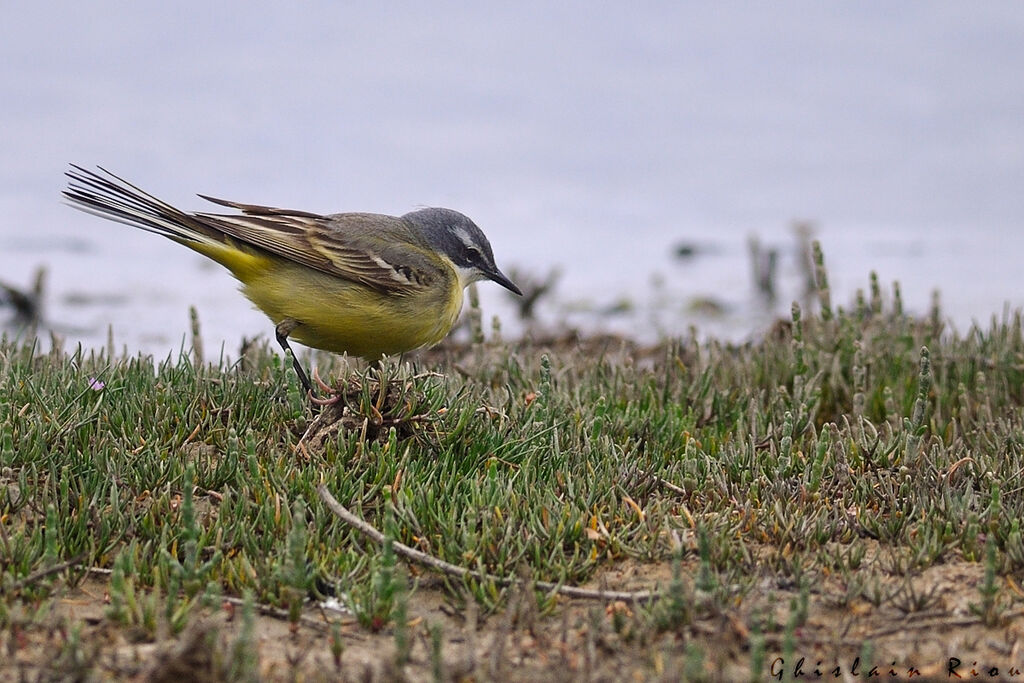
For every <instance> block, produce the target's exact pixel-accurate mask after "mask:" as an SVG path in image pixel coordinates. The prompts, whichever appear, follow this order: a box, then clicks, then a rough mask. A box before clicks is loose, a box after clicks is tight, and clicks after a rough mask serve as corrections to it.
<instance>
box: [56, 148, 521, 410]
mask: <svg viewBox="0 0 1024 683" xmlns="http://www.w3.org/2000/svg"><path fill="white" fill-rule="evenodd" d="M99 170H100V171H101V173H95V172H93V171H89V170H86V169H84V168H81V167H80V166H75V165H73V164H72V170H69V171H68V172H67V175H68V177H69V178H70V179H71V181H70V182H69V184H68V188H67V189H66V190H65V191H64V196H65V197H66V198H67V199H68V200H69V201H70V203H71V205H72V206H74V207H75V208H78V209H81V210H83V211H86V212H88V213H93V214H96V215H98V216H101V217H103V218H108V219H110V220H114V221H118V222H121V223H126V224H127V225H131V226H134V227H137V228H142V229H143V230H147V231H149V232H155V233H157V234H158V235H163V236H164V237H168V238H170V239H172V240H174V241H175V242H178V243H179V244H183V245H185V246H186V247H188V248H189V249H192V250H194V251H197V252H199V253H200V254H202V255H203V256H207V257H209V258H211V259H213V260H214V261H216V262H217V263H219V264H221V265H222V266H224V267H226V268H227V269H228V270H230V271H231V273H232V274H233V275H234V276H235V277H236V278H238V280H239V281H240V282H241V283H242V286H241V290H242V293H243V294H245V296H247V297H248V298H249V300H250V301H252V302H253V303H254V304H256V306H257V307H258V308H259V309H260V310H262V311H263V312H264V313H266V314H267V316H269V317H270V319H271V320H272V321H273V322H274V323H275V325H277V329H276V334H277V340H278V342H279V343H280V344H281V347H282V348H283V349H284V350H285V351H289V352H290V351H291V347H289V345H288V339H289V337H291V338H292V339H294V340H296V341H298V342H301V343H302V344H305V345H307V346H312V347H315V348H318V349H324V350H325V351H332V352H335V353H349V354H351V355H354V356H361V357H363V358H366V359H369V360H377V359H379V358H381V357H382V356H385V355H391V354H397V353H403V352H405V351H411V350H413V349H418V348H422V347H425V346H432V345H434V344H436V343H438V342H439V341H441V340H442V339H444V337H445V335H447V334H448V332H449V331H450V330H451V328H452V325H454V324H455V321H456V319H457V318H458V317H459V313H460V312H461V310H462V291H463V289H464V288H465V287H466V285H468V284H469V283H471V282H475V281H477V280H493V281H494V282H497V283H498V284H499V285H501V286H502V287H504V288H506V289H508V290H511V291H513V292H515V293H516V294H522V292H520V291H519V288H518V287H516V286H515V284H513V283H512V281H511V280H509V279H508V278H507V277H505V275H503V274H502V272H501V271H500V270H498V267H497V266H496V265H495V264H494V254H493V253H492V252H491V245H490V243H489V242H488V241H487V238H486V237H485V236H484V234H483V232H481V230H480V228H478V227H477V226H476V224H474V223H473V221H471V220H470V219H469V218H467V217H466V216H464V215H462V214H461V213H459V212H458V211H452V210H451V209H440V208H430V209H421V210H419V211H413V212H412V213H407V214H405V215H404V216H385V215H381V214H374V213H336V214H330V215H320V214H316V213H309V212H307V211H292V210H289V209H275V208H271V207H267V206H256V205H253V204H239V203H236V202H229V201H225V200H223V199H215V198H213V197H207V196H205V195H199V196H200V197H202V198H203V199H206V200H208V201H210V202H213V203H214V204H219V205H220V206H226V207H230V208H232V209H237V210H238V211H240V212H241V214H227V215H225V214H213V213H205V212H200V213H186V212H184V211H181V210H180V209H176V208H174V207H173V206H171V205H170V204H167V203H165V202H163V201H161V200H159V199H157V198H156V197H154V196H152V195H151V194H148V193H147V192H144V191H142V190H140V189H139V188H137V187H135V186H134V185H132V184H130V183H128V182H127V181H125V180H124V179H122V178H119V177H117V176H116V175H114V174H112V173H110V172H109V171H107V170H105V169H103V168H100V169H99ZM292 360H293V363H294V365H295V371H296V373H297V374H298V376H299V379H300V380H301V381H302V384H303V386H304V387H305V389H306V390H307V391H310V390H311V386H310V383H309V378H308V377H307V376H306V373H305V371H304V370H303V369H302V365H301V364H300V363H299V362H298V360H297V359H296V358H295V355H294V353H292Z"/></svg>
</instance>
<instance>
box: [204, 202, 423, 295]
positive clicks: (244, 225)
mask: <svg viewBox="0 0 1024 683" xmlns="http://www.w3.org/2000/svg"><path fill="white" fill-rule="evenodd" d="M204 199H208V200H210V201H213V202H215V203H217V204H220V205H222V206H229V207H232V208H235V209H238V210H240V211H242V212H243V215H240V216H237V215H221V214H208V213H198V214H195V217H196V218H197V219H199V220H200V221H202V222H204V223H206V224H207V225H208V226H209V227H211V228H214V229H216V230H219V231H221V232H223V233H224V234H226V235H228V236H230V237H233V238H235V239H236V240H238V241H240V242H244V243H246V244H248V245H251V246H254V247H258V248H260V249H263V250H266V251H269V252H271V253H273V254H276V255H278V256H281V257H283V258H286V259H288V260H290V261H294V262H295V263H299V264H302V265H304V266H308V267H310V268H313V269H315V270H319V271H321V272H324V273H327V274H329V275H334V276H337V277H341V278H344V279H347V280H353V281H355V282H359V283H361V284H363V285H366V286H367V287H370V288H372V289H375V290H377V291H380V292H382V293H385V294H393V295H407V294H413V293H415V292H417V291H421V290H422V289H423V288H424V287H427V286H429V285H430V284H431V283H433V282H434V281H436V280H437V279H438V276H439V275H443V273H441V272H440V270H439V266H438V264H437V262H436V259H431V258H430V257H429V251H428V250H427V248H426V247H425V245H423V244H422V242H421V241H420V240H418V239H416V237H415V235H414V233H412V232H411V228H410V226H409V225H408V224H407V223H406V222H405V221H404V220H402V219H401V218H398V217H395V216H385V215H381V214H368V213H342V214H333V215H330V216H322V215H319V214H314V213H308V212H305V211H293V210H290V209H276V208H273V207H267V206H257V205H254V204H239V203H235V202H228V201H226V200H222V199H213V198H211V197H205V196H204Z"/></svg>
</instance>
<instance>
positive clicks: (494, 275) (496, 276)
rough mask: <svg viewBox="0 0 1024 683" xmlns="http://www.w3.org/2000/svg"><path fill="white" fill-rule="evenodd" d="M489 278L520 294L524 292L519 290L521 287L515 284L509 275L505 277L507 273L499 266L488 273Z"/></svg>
mask: <svg viewBox="0 0 1024 683" xmlns="http://www.w3.org/2000/svg"><path fill="white" fill-rule="evenodd" d="M487 279H488V280H491V281H493V282H497V283H498V284H499V285H501V286H502V287H504V288H505V289H507V290H508V291H510V292H515V293H516V294H518V295H519V296H522V295H523V293H522V292H521V291H519V288H518V287H516V286H515V283H513V282H512V281H511V280H509V279H508V278H507V277H505V274H504V273H502V272H501V271H500V270H498V269H497V268H495V269H494V270H493V271H491V272H489V273H487Z"/></svg>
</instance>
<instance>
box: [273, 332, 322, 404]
mask: <svg viewBox="0 0 1024 683" xmlns="http://www.w3.org/2000/svg"><path fill="white" fill-rule="evenodd" d="M301 324H302V323H300V322H299V321H298V320H296V319H295V318H285V319H284V320H282V321H281V322H280V323H278V325H277V327H276V328H275V329H274V333H275V334H276V335H277V343H278V344H280V345H281V348H282V349H284V351H285V353H291V354H292V365H294V366H295V374H297V375H298V376H299V381H300V382H302V387H303V388H304V389H305V390H306V393H307V394H312V393H313V385H311V384H310V383H309V377H308V376H306V371H305V370H303V369H302V364H301V363H299V357H298V356H296V355H295V352H294V351H292V347H291V346H289V345H288V335H289V334H291V333H292V332H294V331H295V328H297V327H298V326H299V325H301Z"/></svg>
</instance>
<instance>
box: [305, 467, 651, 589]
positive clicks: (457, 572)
mask: <svg viewBox="0 0 1024 683" xmlns="http://www.w3.org/2000/svg"><path fill="white" fill-rule="evenodd" d="M316 490H317V493H318V494H320V500H322V501H323V502H324V504H326V505H327V507H328V508H329V509H330V511H331V512H332V513H334V515H335V516H336V517H338V518H339V519H340V520H341V521H343V522H345V523H346V524H348V525H349V526H352V527H355V529H356V530H357V531H359V533H361V534H363V535H364V536H366V537H367V538H369V539H370V540H372V541H374V542H375V543H378V544H383V543H384V541H385V540H386V539H385V536H384V534H382V533H381V532H380V531H378V530H377V529H376V528H374V527H373V526H371V525H370V524H368V523H367V522H365V521H364V520H362V519H360V518H359V517H356V516H355V515H354V514H352V513H351V512H349V511H348V510H347V509H346V508H345V507H343V506H342V505H341V503H339V502H338V501H337V500H335V498H334V496H332V495H331V492H330V491H328V490H327V486H326V485H324V484H321V485H320V486H318V487H317V489H316ZM391 546H392V547H393V548H394V549H395V552H396V553H397V554H399V555H401V556H402V557H404V558H405V559H407V560H411V561H413V562H416V563H419V564H422V565H424V566H427V567H430V568H431V569H436V570H437V571H439V572H441V573H443V574H448V575H451V576H457V577H459V578H462V579H464V578H467V577H472V578H474V579H476V580H478V581H494V582H495V583H497V584H498V585H501V586H510V585H512V584H514V583H517V582H518V581H519V580H518V579H514V578H510V577H504V576H494V575H493V574H487V573H484V572H478V571H474V570H472V569H467V568H465V567H460V566H458V565H455V564H451V563H450V562H445V561H444V560H439V559H437V558H436V557H433V556H432V555H428V554H426V553H424V552H422V551H420V550H416V549H415V548H410V547H409V546H407V545H404V544H402V543H399V542H398V541H392V544H391ZM533 585H534V586H535V587H536V588H538V589H540V590H543V591H554V592H556V593H558V594H559V595H564V596H566V597H570V598H581V599H583V600H605V601H608V602H612V601H615V600H621V601H623V602H647V601H650V600H655V599H657V598H658V597H660V595H659V594H658V593H657V592H655V591H636V592H626V591H604V590H590V589H588V588H578V587H576V586H563V585H560V584H557V583H548V582H547V581H534V582H533Z"/></svg>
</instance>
